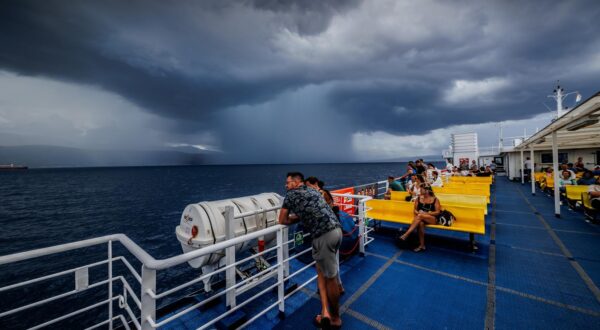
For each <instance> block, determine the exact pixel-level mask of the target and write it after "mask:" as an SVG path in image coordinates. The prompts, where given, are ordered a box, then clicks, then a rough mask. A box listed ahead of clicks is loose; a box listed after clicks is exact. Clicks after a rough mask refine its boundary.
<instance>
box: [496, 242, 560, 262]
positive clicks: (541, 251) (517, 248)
mask: <svg viewBox="0 0 600 330" xmlns="http://www.w3.org/2000/svg"><path fill="white" fill-rule="evenodd" d="M501 245H502V246H506V247H508V248H511V249H515V250H521V251H527V252H533V253H539V254H544V255H549V256H553V257H560V258H565V256H564V255H562V254H560V253H554V252H547V251H543V250H536V249H529V248H524V247H519V246H514V245H505V244H501ZM567 260H568V258H567Z"/></svg>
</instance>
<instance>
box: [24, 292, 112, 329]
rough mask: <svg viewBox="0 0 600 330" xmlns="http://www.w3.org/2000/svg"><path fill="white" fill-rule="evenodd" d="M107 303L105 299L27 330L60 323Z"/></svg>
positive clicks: (107, 300)
mask: <svg viewBox="0 0 600 330" xmlns="http://www.w3.org/2000/svg"><path fill="white" fill-rule="evenodd" d="M118 298H119V296H117V297H113V298H112V300H117V299H118ZM109 301H110V300H109V299H106V300H104V301H101V302H99V303H95V304H93V305H90V306H87V307H84V308H80V309H78V310H76V311H74V312H71V313H69V314H65V315H63V316H60V317H57V318H55V319H52V320H50V321H48V322H44V323H42V324H38V325H36V326H34V327H31V328H29V330H35V329H39V328H43V327H47V326H49V325H51V324H54V323H56V322H60V321H62V320H65V319H68V318H70V317H73V316H75V315H78V314H81V313H83V312H86V311H89V310H90V309H94V308H96V307H98V306H102V305H105V304H108V303H109Z"/></svg>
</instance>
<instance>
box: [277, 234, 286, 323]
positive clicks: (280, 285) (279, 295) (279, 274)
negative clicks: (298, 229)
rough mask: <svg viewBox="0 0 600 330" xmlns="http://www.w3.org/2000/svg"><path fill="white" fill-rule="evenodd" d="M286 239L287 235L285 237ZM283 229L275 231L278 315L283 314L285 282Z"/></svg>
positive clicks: (281, 315)
mask: <svg viewBox="0 0 600 330" xmlns="http://www.w3.org/2000/svg"><path fill="white" fill-rule="evenodd" d="M286 239H287V237H286ZM283 260H284V259H283V231H282V230H281V229H280V230H278V231H277V265H278V266H277V283H278V284H277V299H278V301H279V317H281V318H282V317H283V316H285V282H284V274H283V270H284V268H285V267H284V265H283Z"/></svg>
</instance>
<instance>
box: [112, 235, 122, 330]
mask: <svg viewBox="0 0 600 330" xmlns="http://www.w3.org/2000/svg"><path fill="white" fill-rule="evenodd" d="M112 256H113V253H112V241H108V329H109V330H112V329H113V299H112V297H113V283H112V281H113V264H112V258H113V257H112ZM123 290H124V289H123Z"/></svg>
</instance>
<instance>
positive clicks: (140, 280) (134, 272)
mask: <svg viewBox="0 0 600 330" xmlns="http://www.w3.org/2000/svg"><path fill="white" fill-rule="evenodd" d="M115 259H119V260H121V261H122V262H123V264H125V266H126V267H127V269H129V271H130V272H131V275H133V277H135V279H136V280H137V281H138V282H139V283H142V277H141V276H140V274H139V273H138V272H137V271H136V270H135V269H134V268H133V266H131V264H130V263H129V261H128V260H127V259H126V258H125V257H123V256H118V257H116V258H115Z"/></svg>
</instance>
